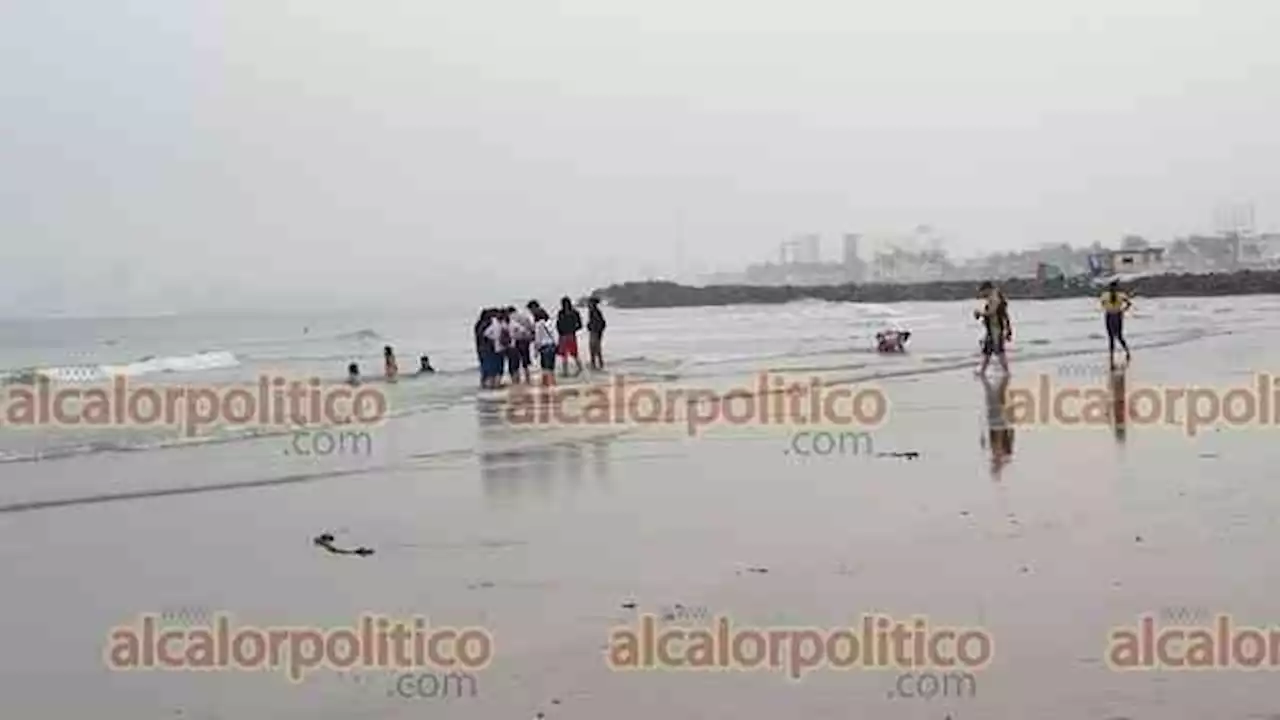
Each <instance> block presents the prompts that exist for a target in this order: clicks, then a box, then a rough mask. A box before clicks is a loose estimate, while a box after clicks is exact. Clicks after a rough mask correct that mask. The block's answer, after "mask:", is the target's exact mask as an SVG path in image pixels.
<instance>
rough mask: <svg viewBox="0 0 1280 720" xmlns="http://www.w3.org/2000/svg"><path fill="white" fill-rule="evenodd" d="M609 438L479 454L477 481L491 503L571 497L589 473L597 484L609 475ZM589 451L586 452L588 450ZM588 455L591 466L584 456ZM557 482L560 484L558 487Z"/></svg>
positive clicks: (610, 440) (610, 439)
mask: <svg viewBox="0 0 1280 720" xmlns="http://www.w3.org/2000/svg"><path fill="white" fill-rule="evenodd" d="M612 440H613V439H612V438H611V437H610V438H601V439H595V440H591V441H587V442H568V441H567V442H561V443H556V444H552V445H535V446H532V447H525V448H517V449H510V450H500V451H492V452H481V453H480V481H481V484H482V485H483V487H484V494H485V496H486V497H488V498H489V499H492V500H499V499H502V500H506V499H516V498H522V497H536V498H538V499H540V500H546V499H550V498H551V497H552V496H553V495H554V494H555V492H556V491H557V490H565V489H567V490H568V491H569V492H570V493H571V494H572V493H575V492H577V491H578V490H580V489H581V487H582V481H583V478H584V477H586V476H587V475H588V470H589V473H590V475H591V477H592V479H593V480H595V481H596V482H601V481H605V480H607V479H608V474H609V445H610V443H611V442H612ZM588 448H589V450H588ZM588 452H589V453H590V455H591V458H590V463H588V462H587V459H586V457H585V455H586V454H587V453H588ZM558 483H563V485H562V486H560V487H557V484H558Z"/></svg>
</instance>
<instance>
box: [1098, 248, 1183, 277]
mask: <svg viewBox="0 0 1280 720" xmlns="http://www.w3.org/2000/svg"><path fill="white" fill-rule="evenodd" d="M1089 269H1090V270H1091V271H1092V272H1093V274H1094V275H1116V274H1122V273H1152V272H1163V271H1164V269H1165V265H1164V248H1153V247H1144V248H1136V249H1131V250H1104V251H1102V252H1098V253H1093V254H1092V255H1090V256H1089Z"/></svg>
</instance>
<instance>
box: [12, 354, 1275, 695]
mask: <svg viewBox="0 0 1280 720" xmlns="http://www.w3.org/2000/svg"><path fill="white" fill-rule="evenodd" d="M1275 342H1276V338H1275V336H1274V335H1272V334H1268V333H1265V332H1262V333H1259V332H1254V333H1249V334H1236V335H1231V334H1222V335H1218V336H1210V337H1204V338H1201V339H1198V340H1194V341H1188V342H1183V343H1180V344H1168V345H1166V346H1164V347H1153V348H1150V349H1142V348H1137V349H1136V350H1135V359H1134V362H1133V363H1132V365H1131V367H1130V368H1129V370H1128V373H1127V377H1128V382H1129V383H1131V384H1134V383H1147V384H1161V383H1165V384H1169V383H1179V384H1185V385H1191V384H1199V385H1208V386H1218V387H1225V386H1227V385H1230V384H1233V383H1234V384H1239V383H1241V382H1247V380H1248V377H1249V376H1250V374H1251V373H1255V372H1258V371H1260V370H1262V369H1265V368H1266V361H1267V358H1268V357H1269V356H1274V348H1275V347H1276V345H1275ZM1100 360H1103V358H1102V357H1101V356H1099V355H1097V354H1093V355H1091V356H1088V357H1086V358H1084V360H1083V361H1087V362H1095V363H1096V362H1098V361H1100ZM1060 363H1061V358H1058V359H1045V360H1039V361H1027V362H1020V363H1017V364H1016V365H1015V367H1014V371H1013V377H1012V381H1011V382H1012V385H1013V386H1017V385H1018V383H1019V382H1024V381H1025V382H1031V381H1033V379H1034V378H1035V377H1036V376H1037V374H1038V373H1055V372H1058V371H1057V370H1055V368H1057V367H1059V365H1060ZM1073 382H1076V383H1079V384H1085V385H1087V384H1090V383H1093V384H1097V385H1103V384H1105V382H1106V374H1105V373H1101V372H1100V373H1099V374H1098V375H1096V376H1095V377H1092V378H1077V379H1075V380H1073ZM876 385H877V387H879V388H881V389H882V390H883V391H884V393H885V394H886V397H888V398H889V399H890V401H891V403H892V405H891V415H890V417H889V419H888V421H887V422H886V423H885V424H884V426H882V427H879V428H876V429H874V431H873V433H872V437H873V440H874V450H875V454H868V453H865V452H864V453H861V454H858V455H854V456H850V455H846V456H840V455H838V454H830V455H826V456H814V455H810V456H808V457H800V456H798V455H797V454H796V453H794V452H789V445H788V431H787V430H783V429H780V428H776V427H775V428H768V427H765V428H761V427H718V426H717V427H711V428H708V429H707V430H706V431H705V432H703V433H702V434H701V435H700V436H699V437H696V438H690V437H688V436H687V435H686V434H682V433H681V432H673V431H671V430H654V429H644V428H641V429H637V428H625V427H624V428H618V427H594V428H575V429H573V430H572V431H562V430H559V429H555V428H516V429H514V430H513V429H512V428H510V427H504V426H503V423H502V420H501V416H500V410H497V409H496V408H495V405H496V404H497V403H498V402H499V401H497V400H492V399H491V400H477V401H476V404H475V406H474V407H468V406H462V407H456V408H454V409H453V410H451V411H450V412H449V413H447V414H440V413H436V414H431V415H424V416H417V417H410V418H404V419H402V420H400V421H397V422H393V423H389V424H388V425H386V426H385V427H382V428H380V429H379V430H378V433H379V434H378V436H377V437H378V440H379V442H378V451H377V452H376V453H374V454H373V455H371V456H367V457H358V458H354V457H353V458H347V459H345V460H341V461H339V460H338V459H335V458H326V459H324V460H323V462H321V461H320V460H317V459H314V458H299V457H291V456H288V455H286V454H285V453H284V452H282V447H283V445H282V443H281V441H280V440H279V439H266V440H261V441H253V442H247V443H238V444H235V445H234V448H233V449H231V448H232V446H223V445H211V446H208V447H202V448H193V449H189V450H182V451H173V452H170V451H161V452H150V453H137V454H132V455H131V454H128V453H125V454H121V455H118V456H113V457H111V458H109V460H107V461H104V460H103V459H102V458H101V457H98V456H86V457H84V458H72V459H66V460H62V461H59V462H56V463H20V464H13V465H9V466H6V467H5V476H6V478H5V479H6V482H5V484H4V487H3V490H0V504H3V505H5V511H4V512H2V513H0V569H3V573H4V576H5V578H6V583H5V593H4V594H5V606H6V608H8V609H9V611H10V612H8V613H6V614H5V616H4V618H3V620H0V623H3V628H2V630H3V633H4V636H5V637H6V640H7V642H6V643H5V644H4V649H3V650H0V677H3V678H4V679H3V687H0V695H3V696H4V697H5V704H6V706H7V707H9V708H20V709H22V710H23V712H22V713H20V714H19V715H15V716H14V717H19V716H21V717H24V718H61V717H75V716H87V715H92V716H94V717H100V718H110V719H113V720H114V719H117V718H118V719H120V720H125V719H128V720H137V719H140V718H187V719H198V720H213V719H214V718H228V719H230V718H235V719H237V720H238V719H240V718H304V717H305V718H321V717H324V718H412V717H424V716H425V717H451V718H452V717H457V718H477V719H481V718H483V719H489V718H493V719H505V718H534V717H536V716H537V714H538V713H543V714H544V717H546V718H549V719H553V720H561V719H565V720H567V719H577V718H584V719H585V718H592V719H594V718H602V717H609V718H620V719H622V718H637V719H640V718H644V719H649V718H706V717H750V718H768V717H776V716H779V715H786V716H792V717H804V718H864V717H887V718H902V719H904V720H907V719H912V718H926V719H936V720H943V718H946V717H948V716H950V717H951V718H953V719H954V720H960V719H962V718H1027V717H1038V718H1046V719H1048V718H1080V717H1090V718H1099V719H1100V720H1108V719H1112V718H1135V719H1136V718H1153V717H1159V718H1218V719H1224V718H1239V719H1241V720H1246V719H1250V718H1263V717H1271V716H1273V714H1274V713H1275V712H1280V710H1277V709H1276V707H1275V703H1274V702H1271V701H1268V700H1267V699H1266V698H1267V697H1268V692H1267V690H1268V688H1269V687H1270V686H1271V684H1273V683H1272V681H1273V676H1272V672H1274V670H1267V669H1265V668H1264V669H1262V670H1259V671H1254V672H1249V671H1242V670H1239V669H1236V670H1213V671H1163V672H1157V671H1129V672H1116V671H1113V670H1112V669H1110V668H1109V667H1108V664H1107V662H1106V657H1107V641H1108V633H1109V631H1110V629H1111V628H1113V627H1116V626H1125V625H1133V624H1135V623H1136V622H1137V617H1138V616H1139V615H1140V614H1142V613H1151V614H1155V615H1157V616H1161V615H1162V614H1163V615H1165V616H1170V614H1176V613H1178V612H1186V613H1190V614H1192V615H1196V616H1197V617H1199V616H1203V617H1204V618H1206V620H1205V622H1206V623H1207V622H1208V620H1207V618H1208V617H1209V616H1210V615H1212V614H1215V613H1230V614H1232V615H1233V616H1234V617H1235V618H1236V619H1237V621H1238V622H1239V623H1241V624H1246V623H1248V624H1253V625H1256V626H1268V625H1269V624H1270V623H1271V621H1272V620H1271V619H1272V618H1273V617H1275V612H1276V607H1275V600H1274V597H1273V595H1274V592H1273V588H1274V587H1275V586H1274V585H1273V584H1272V577H1273V576H1274V575H1275V574H1276V573H1275V571H1272V570H1270V569H1269V567H1270V566H1269V563H1268V560H1269V559H1270V554H1269V552H1268V550H1269V549H1270V542H1269V541H1270V540H1271V538H1272V537H1273V536H1272V532H1273V530H1274V527H1275V521H1276V513H1277V509H1280V490H1277V489H1276V487H1275V485H1274V483H1271V482H1269V480H1270V478H1271V475H1272V474H1273V473H1272V470H1271V468H1272V467H1274V461H1275V459H1276V455H1275V450H1274V448H1275V444H1274V443H1273V442H1271V433H1273V432H1274V428H1270V427H1263V428H1212V429H1210V430H1208V431H1205V432H1201V433H1199V434H1198V435H1197V437H1195V438H1188V437H1187V436H1186V435H1185V434H1184V433H1183V432H1181V431H1180V430H1178V429H1176V428H1168V427H1156V426H1132V427H1128V428H1127V429H1126V431H1125V432H1124V433H1123V437H1121V436H1120V435H1118V434H1117V433H1116V432H1114V431H1113V429H1112V428H1109V427H1090V428H1063V427H1020V428H1017V429H1016V430H1015V432H1016V441H1015V442H1014V443H1013V453H1012V456H1011V458H1009V459H1008V461H1007V462H1006V463H1003V466H1002V467H1001V468H999V469H998V471H997V470H994V469H993V461H992V455H991V449H990V447H989V443H988V442H987V439H988V437H989V436H988V433H987V427H986V423H987V409H986V406H985V394H984V391H983V386H982V384H981V383H979V382H978V381H977V380H975V379H974V378H973V377H972V373H971V371H970V369H968V368H956V369H949V370H948V369H942V368H932V369H926V370H922V371H920V372H918V373H914V374H907V375H903V376H899V377H890V378H884V379H881V380H878V381H876ZM476 438H478V443H479V444H478V445H476V446H475V447H478V448H480V451H479V452H473V451H470V450H468V449H467V448H468V447H470V446H469V445H468V443H470V442H473V441H476ZM407 449H411V450H412V451H411V452H408V451H407ZM909 451H913V452H917V453H919V455H918V456H917V457H901V456H899V457H893V456H891V454H892V453H905V452H909ZM876 454H880V455H883V456H876ZM103 488H110V492H109V493H104V492H103V491H102V489H103ZM183 488H186V489H185V490H184V489H183ZM191 488H204V489H203V490H191ZM119 493H126V494H127V493H135V496H133V497H125V498H115V499H112V498H108V497H105V495H110V494H119ZM156 493H161V494H156ZM165 493H168V494H165ZM59 502H61V503H63V504H58V503H59ZM42 503H43V504H42ZM325 532H329V533H332V534H333V535H334V536H335V538H336V543H337V544H339V545H348V546H356V545H362V546H367V547H369V548H372V549H373V550H374V551H375V552H374V554H373V555H371V556H368V557H358V556H340V555H334V554H330V553H328V552H325V551H324V550H322V549H321V548H318V547H316V546H315V545H314V544H313V543H312V538H313V537H315V536H316V535H318V534H321V533H325ZM677 605H679V606H681V608H682V609H679V610H673V608H674V607H675V606H677ZM1179 608H1181V609H1182V610H1181V611H1180V610H1178V609H1179ZM144 612H154V613H160V614H162V615H164V616H165V618H166V622H167V623H169V624H182V623H187V624H196V625H198V624H201V623H203V622H207V621H208V620H209V618H211V617H212V616H213V614H214V613H230V614H231V615H232V616H234V618H235V620H236V622H238V623H240V624H243V625H256V626H259V627H266V626H290V627H297V626H314V627H320V628H326V627H342V626H351V625H353V624H354V623H355V622H356V619H357V617H359V616H360V615H361V614H362V613H376V614H383V615H389V616H396V617H409V616H412V615H424V616H427V617H429V618H430V621H431V622H432V623H433V624H434V625H450V626H455V627H461V626H481V627H484V628H486V629H488V631H489V632H491V633H492V637H493V640H494V648H493V662H492V664H491V665H489V666H488V667H487V668H485V669H484V670H482V671H479V672H478V673H476V674H475V680H476V686H475V687H476V692H475V695H474V696H470V695H469V694H468V695H467V696H465V697H452V698H449V699H444V698H439V697H436V698H414V699H409V698H405V697H402V696H399V695H397V694H396V692H395V691H394V682H395V678H396V673H392V672H390V671H386V670H379V669H372V670H353V671H350V672H336V671H332V670H317V671H315V672H313V673H311V674H309V675H308V677H307V678H306V679H305V680H304V681H303V682H302V683H300V684H291V683H290V682H288V680H287V679H286V678H285V676H284V674H283V673H282V672H280V671H278V670H261V671H258V672H248V671H236V670H230V671H225V672H199V671H185V672H180V671H172V670H153V671H133V672H117V671H111V670H109V669H108V668H107V667H106V665H105V664H104V660H103V652H104V648H105V647H106V646H107V640H108V636H107V633H108V631H109V629H110V628H112V627H113V626H116V625H122V624H129V623H131V622H133V621H134V619H135V618H136V617H137V616H138V615H139V614H140V613H144ZM645 613H658V614H660V615H661V614H663V613H669V614H688V615H689V616H690V617H672V618H670V619H668V620H667V621H665V624H668V625H680V624H684V625H688V626H696V625H698V624H699V623H701V624H704V625H705V624H707V623H708V622H710V620H709V618H710V617H711V616H727V617H730V618H732V620H733V622H734V623H735V624H736V625H741V626H747V625H754V626H757V627H794V626H809V627H818V628H838V627H841V626H856V625H858V623H859V618H860V616H861V615H862V614H864V613H880V614H883V615H888V616H891V617H893V618H895V619H901V620H907V619H908V618H910V617H912V616H921V615H922V616H927V618H928V620H929V622H930V623H931V624H933V625H937V626H951V627H959V626H964V627H972V628H981V629H982V630H983V631H984V632H986V633H988V634H989V636H990V638H991V639H992V641H993V644H994V654H993V658H992V660H991V663H990V665H989V666H988V667H986V668H984V669H982V670H981V671H979V672H976V673H974V688H973V691H972V692H966V693H964V695H963V696H951V697H946V696H944V695H943V694H941V693H940V694H937V695H935V696H934V697H932V698H931V699H922V698H906V697H900V696H898V697H895V694H896V693H895V683H896V682H897V680H896V678H897V677H898V676H899V675H900V674H901V672H902V671H901V670H893V669H880V670H858V669H854V670H836V669H830V668H820V669H816V670H813V671H810V672H808V673H806V674H805V675H804V676H803V677H802V678H801V679H800V680H799V681H793V680H790V679H788V678H787V677H786V675H785V673H783V672H780V671H777V670H771V669H756V670H742V671H725V672H715V671H700V672H694V671H688V670H684V671H681V670H665V671H664V670H638V671H628V672H617V671H614V670H611V669H610V668H609V667H608V666H607V665H606V663H605V658H606V648H607V646H608V643H609V632H610V629H611V628H615V627H618V626H624V625H634V624H635V623H637V622H638V618H639V617H640V616H641V615H642V614H645ZM695 616H696V617H695ZM952 694H953V695H956V693H954V692H953V693H952Z"/></svg>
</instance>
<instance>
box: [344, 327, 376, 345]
mask: <svg viewBox="0 0 1280 720" xmlns="http://www.w3.org/2000/svg"><path fill="white" fill-rule="evenodd" d="M334 339H335V340H359V341H361V342H365V341H369V340H381V339H382V336H381V335H379V334H378V331H377V330H371V329H369V328H363V329H361V330H356V331H355V332H347V333H341V334H339V335H337V336H335V337H334Z"/></svg>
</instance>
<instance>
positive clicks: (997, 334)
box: [973, 282, 1013, 375]
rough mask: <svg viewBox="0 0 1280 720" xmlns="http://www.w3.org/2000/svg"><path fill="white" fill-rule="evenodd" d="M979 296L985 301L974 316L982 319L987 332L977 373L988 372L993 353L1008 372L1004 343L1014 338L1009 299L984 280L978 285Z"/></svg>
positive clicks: (1001, 366)
mask: <svg viewBox="0 0 1280 720" xmlns="http://www.w3.org/2000/svg"><path fill="white" fill-rule="evenodd" d="M978 297H979V298H980V299H982V300H983V301H984V302H983V306H982V309H980V310H974V311H973V317H974V319H976V320H981V321H982V324H983V327H984V328H985V329H986V333H985V335H984V336H983V338H982V366H981V367H979V368H978V372H977V374H978V375H986V374H987V365H988V364H989V363H990V362H991V356H992V355H995V356H996V357H997V358H998V359H999V360H1000V369H1001V370H1004V372H1005V374H1008V372H1009V361H1008V360H1006V359H1005V356H1004V345H1005V343H1006V342H1009V341H1010V340H1013V322H1012V321H1011V320H1010V319H1009V299H1008V298H1006V297H1005V296H1004V293H1002V292H1000V289H999V288H997V287H995V286H994V285H992V284H991V283H990V282H984V283H982V284H981V285H980V286H978Z"/></svg>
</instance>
